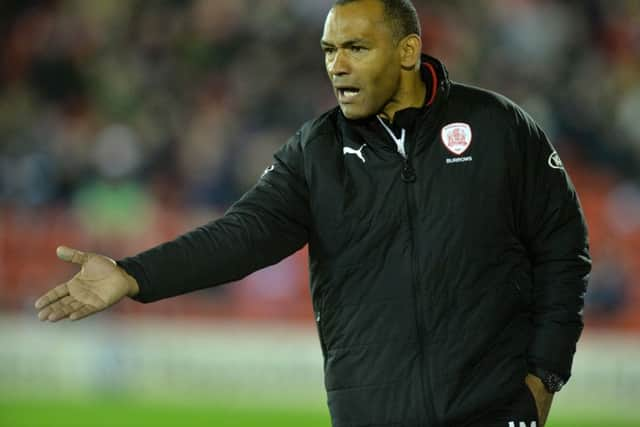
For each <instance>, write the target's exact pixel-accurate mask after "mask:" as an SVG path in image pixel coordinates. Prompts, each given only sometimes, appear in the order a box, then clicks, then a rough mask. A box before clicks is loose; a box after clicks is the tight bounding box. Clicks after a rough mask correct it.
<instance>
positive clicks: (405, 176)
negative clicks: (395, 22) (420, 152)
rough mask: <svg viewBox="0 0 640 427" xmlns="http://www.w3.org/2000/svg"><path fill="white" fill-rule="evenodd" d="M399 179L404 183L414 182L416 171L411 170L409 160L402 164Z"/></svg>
mask: <svg viewBox="0 0 640 427" xmlns="http://www.w3.org/2000/svg"><path fill="white" fill-rule="evenodd" d="M401 177H402V181H403V182H406V183H411V182H415V181H416V171H415V170H414V169H413V166H411V163H409V160H405V162H404V167H403V168H402V174H401Z"/></svg>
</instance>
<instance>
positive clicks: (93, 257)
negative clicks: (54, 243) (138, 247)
mask: <svg viewBox="0 0 640 427" xmlns="http://www.w3.org/2000/svg"><path fill="white" fill-rule="evenodd" d="M58 256H59V257H60V258H61V259H63V260H65V261H70V262H73V263H75V264H79V265H81V269H80V271H79V272H78V273H77V274H76V275H75V276H73V278H71V280H69V281H68V282H65V283H62V284H61V285H58V286H56V287H55V288H53V289H52V290H50V291H49V292H47V293H46V294H44V295H43V296H42V297H41V298H39V299H38V301H36V308H37V309H39V310H40V311H39V313H38V317H39V318H40V320H49V321H52V322H56V321H58V320H60V319H64V318H66V317H68V318H69V319H71V320H78V319H81V318H83V317H86V316H88V315H90V314H93V313H96V312H98V311H101V310H104V309H105V308H107V307H109V306H111V305H113V304H115V303H117V302H118V301H120V300H121V299H122V298H123V297H124V296H126V295H127V294H128V293H129V290H130V286H131V285H130V283H129V280H128V278H127V276H126V275H125V274H124V272H123V271H122V270H121V269H120V268H119V267H118V266H117V265H116V263H115V261H113V260H112V259H111V258H108V257H106V256H102V255H98V254H88V253H84V252H81V251H77V250H74V249H69V248H65V247H61V248H59V249H58Z"/></svg>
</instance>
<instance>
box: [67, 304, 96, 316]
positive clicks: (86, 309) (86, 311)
mask: <svg viewBox="0 0 640 427" xmlns="http://www.w3.org/2000/svg"><path fill="white" fill-rule="evenodd" d="M97 311H98V310H97V309H96V308H95V307H91V306H90V305H83V306H82V307H80V309H79V310H76V311H74V312H73V313H71V315H70V316H69V319H71V320H80V319H82V318H85V317H87V316H89V315H90V314H93V313H95V312H97Z"/></svg>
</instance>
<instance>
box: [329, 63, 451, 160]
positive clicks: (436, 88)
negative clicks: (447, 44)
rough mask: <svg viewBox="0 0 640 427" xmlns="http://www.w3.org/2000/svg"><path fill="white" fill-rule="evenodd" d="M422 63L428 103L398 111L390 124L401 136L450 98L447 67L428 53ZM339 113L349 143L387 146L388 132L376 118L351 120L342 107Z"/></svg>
mask: <svg viewBox="0 0 640 427" xmlns="http://www.w3.org/2000/svg"><path fill="white" fill-rule="evenodd" d="M421 60H422V66H421V67H420V74H421V76H422V80H423V81H424V82H425V85H426V86H427V93H426V96H425V101H424V104H423V105H422V107H419V108H416V107H411V108H406V109H404V110H400V111H398V112H396V114H395V116H394V121H393V123H392V124H390V123H387V125H389V126H390V128H391V129H392V130H393V131H394V133H399V130H400V129H406V130H407V131H408V132H412V130H413V129H414V128H415V125H416V123H423V122H424V121H425V120H426V118H427V116H428V115H429V113H430V112H431V111H432V110H434V109H437V108H438V107H439V106H440V105H442V103H443V101H444V100H445V99H446V98H447V97H448V94H449V87H450V85H451V83H450V81H449V73H448V72H447V69H446V68H445V66H444V65H443V64H442V62H440V61H439V60H438V59H436V58H434V57H432V56H430V55H427V54H422V56H421ZM338 110H339V113H338V123H339V127H340V129H341V130H342V132H344V134H345V136H347V138H348V139H349V140H355V141H358V140H362V139H363V138H364V139H365V140H367V141H368V143H371V142H372V141H384V142H383V144H384V145H388V144H387V140H386V136H385V137H381V135H383V134H384V133H385V132H384V130H383V128H382V125H381V124H380V121H379V120H378V119H377V117H376V116H375V115H374V116H370V117H366V118H363V119H358V120H350V119H347V118H346V117H345V116H344V115H343V114H342V111H340V109H339V108H338ZM381 131H382V133H381ZM388 146H389V148H390V149H394V150H395V148H393V146H391V145H388Z"/></svg>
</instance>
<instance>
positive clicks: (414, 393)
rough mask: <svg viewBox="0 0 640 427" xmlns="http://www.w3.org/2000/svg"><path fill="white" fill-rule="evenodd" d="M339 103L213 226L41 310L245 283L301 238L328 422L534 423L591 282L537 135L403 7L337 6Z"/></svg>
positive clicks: (553, 165)
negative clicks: (468, 76) (436, 50)
mask: <svg viewBox="0 0 640 427" xmlns="http://www.w3.org/2000/svg"><path fill="white" fill-rule="evenodd" d="M321 45H322V49H323V51H324V53H325V60H326V68H327V73H328V75H329V78H330V79H331V82H332V84H333V87H334V90H335V95H336V97H337V99H338V103H339V107H338V108H335V109H333V110H331V111H329V112H327V113H325V114H323V115H322V116H320V117H319V118H317V119H315V120H313V121H310V122H308V123H306V124H305V125H304V126H302V128H301V129H300V130H299V131H298V132H297V133H296V135H295V136H293V137H292V138H291V139H290V140H289V141H288V142H287V144H285V145H284V146H283V147H282V148H281V149H280V150H279V151H278V152H277V153H276V154H275V156H274V157H275V163H274V164H273V165H272V166H271V167H269V168H267V170H266V171H265V174H264V175H263V176H262V178H261V179H260V180H259V182H258V183H257V184H256V186H255V187H254V188H253V189H251V190H250V191H249V192H248V193H247V194H245V195H244V196H243V197H242V198H241V199H240V200H239V201H238V202H237V203H236V204H235V205H234V206H233V207H232V208H231V209H230V210H229V211H228V212H227V213H226V215H225V216H224V217H223V218H221V219H218V220H216V221H213V222H211V223H209V224H207V225H204V226H202V227H200V228H197V229H195V230H193V231H191V232H190V233H187V234H185V235H183V236H181V237H179V238H177V239H176V240H174V241H171V242H168V243H165V244H163V245H160V246H158V247H155V248H153V249H150V250H148V251H146V252H143V253H141V254H138V255H137V256H134V257H131V258H127V259H124V260H121V261H118V262H117V263H116V262H115V261H113V260H111V259H109V258H107V257H104V256H101V255H96V254H89V253H84V252H80V251H77V250H73V249H69V248H65V247H61V248H59V249H58V256H59V257H60V258H62V259H63V260H66V261H72V262H74V263H77V264H80V265H81V266H82V269H81V271H80V273H78V274H77V275H76V276H75V277H74V278H72V279H71V280H70V281H69V282H67V283H64V284H62V285H60V286H58V287H56V288H54V289H53V290H51V291H50V292H48V293H47V294H45V295H44V296H43V297H41V298H40V299H39V300H38V301H37V302H36V307H37V308H38V309H40V313H39V317H40V318H41V319H43V320H45V319H48V320H51V321H57V320H60V319H62V318H65V317H69V318H70V319H72V320H75V319H80V318H82V317H85V316H87V315H89V314H92V313H95V312H97V311H99V310H102V309H104V308H106V307H108V306H110V305H112V304H115V303H116V302H117V301H119V300H120V299H121V298H123V297H124V296H125V295H128V296H130V297H132V298H133V299H135V300H138V301H141V302H151V301H156V300H159V299H162V298H168V297H172V296H175V295H179V294H182V293H185V292H190V291H193V290H196V289H201V288H204V287H208V286H214V285H218V284H221V283H226V282H229V281H232V280H236V279H239V278H241V277H243V276H245V275H247V274H249V273H251V272H253V271H255V270H257V269H259V268H262V267H265V266H267V265H270V264H273V263H275V262H277V261H279V260H281V259H282V258H284V257H286V256H287V255H289V254H291V253H293V252H295V251H296V250H298V249H300V248H301V247H302V246H303V245H305V244H307V243H308V244H309V257H310V271H311V295H312V298H313V307H314V310H315V314H316V319H317V326H318V332H319V336H320V343H321V347H322V352H323V356H324V369H325V385H326V389H327V395H328V405H329V409H330V412H331V417H332V421H333V425H334V426H338V427H344V426H349V427H352V426H372V425H375V426H503V427H508V426H511V425H515V426H522V425H526V426H528V427H530V426H535V425H544V422H545V420H546V417H547V414H548V411H549V408H550V405H551V400H552V397H553V393H554V392H556V391H558V390H559V389H560V387H561V386H562V385H563V383H564V382H566V381H567V380H568V378H569V376H570V371H571V363H572V359H573V354H574V352H575V345H576V342H577V340H578V337H579V335H580V333H581V330H582V320H581V313H582V311H581V310H582V298H583V294H584V292H585V288H586V280H587V275H588V273H589V270H590V258H589V253H588V243H587V237H586V227H585V222H584V218H583V214H582V211H581V208H580V206H579V202H578V200H577V196H576V193H575V191H574V188H573V186H572V184H571V182H570V180H569V178H568V176H567V174H566V171H565V170H564V169H563V166H562V162H561V161H560V158H559V157H558V155H557V154H556V152H555V151H554V149H553V148H552V146H551V145H550V143H549V142H548V140H547V138H546V136H545V135H544V133H543V132H542V131H541V130H540V129H539V128H538V126H537V125H536V124H535V123H534V122H533V120H532V119H531V118H530V117H529V116H528V115H527V114H526V113H524V112H523V111H522V110H521V109H520V108H518V107H517V106H516V105H514V104H513V103H511V102H510V101H508V100H507V99H505V98H504V97H501V96H499V95H497V94H494V93H490V92H487V91H484V90H481V89H478V88H473V87H469V86H465V85H461V84H457V83H453V82H451V81H450V80H449V79H448V77H447V72H446V70H445V68H444V66H443V65H442V64H441V63H440V62H438V61H437V60H436V59H434V58H432V57H429V56H426V55H421V48H422V46H421V41H420V28H419V24H418V18H417V16H416V12H415V9H414V7H413V6H412V5H411V3H410V2H409V1H408V0H341V1H337V2H336V3H335V5H334V7H333V8H332V9H331V11H330V12H329V14H328V16H327V19H326V23H325V27H324V33H323V36H322V41H321Z"/></svg>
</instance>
